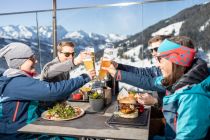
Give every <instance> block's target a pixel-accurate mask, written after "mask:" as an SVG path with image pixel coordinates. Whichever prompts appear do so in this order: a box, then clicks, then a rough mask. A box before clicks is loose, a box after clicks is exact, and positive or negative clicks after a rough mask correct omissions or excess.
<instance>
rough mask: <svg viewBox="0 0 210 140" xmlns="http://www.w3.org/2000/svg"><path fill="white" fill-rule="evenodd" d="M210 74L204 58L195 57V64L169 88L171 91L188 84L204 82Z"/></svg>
mask: <svg viewBox="0 0 210 140" xmlns="http://www.w3.org/2000/svg"><path fill="white" fill-rule="evenodd" d="M208 76H209V71H208V67H207V63H206V62H205V61H204V60H202V59H195V60H194V61H193V64H192V65H191V67H190V68H189V70H188V71H187V73H185V74H184V75H183V76H182V77H181V78H180V79H179V80H178V81H177V82H176V83H175V84H173V86H172V87H171V89H170V90H169V91H170V92H171V93H173V92H175V91H176V90H177V89H179V88H182V87H184V86H186V85H193V84H198V83H200V82H202V81H203V80H204V79H206V78H207V77H208Z"/></svg>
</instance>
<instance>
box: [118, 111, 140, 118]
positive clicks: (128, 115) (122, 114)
mask: <svg viewBox="0 0 210 140" xmlns="http://www.w3.org/2000/svg"><path fill="white" fill-rule="evenodd" d="M118 115H119V116H120V117H122V118H128V119H133V118H137V117H138V110H137V109H136V110H135V112H133V113H130V114H125V113H122V112H120V111H119V112H118Z"/></svg>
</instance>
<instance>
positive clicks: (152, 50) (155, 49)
mask: <svg viewBox="0 0 210 140" xmlns="http://www.w3.org/2000/svg"><path fill="white" fill-rule="evenodd" d="M157 50H158V48H153V49H150V51H151V53H153V52H154V51H155V52H157Z"/></svg>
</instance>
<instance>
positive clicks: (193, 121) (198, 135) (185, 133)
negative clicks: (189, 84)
mask: <svg viewBox="0 0 210 140" xmlns="http://www.w3.org/2000/svg"><path fill="white" fill-rule="evenodd" d="M177 113H178V118H177V128H176V139H182V140H185V139H187V140H194V139H196V140H197V139H202V138H204V137H205V136H206V134H207V131H208V127H209V126H210V119H209V117H210V100H209V98H208V97H207V96H203V95H200V94H193V95H190V94H187V95H183V96H182V97H181V99H180V100H179V108H178V111H177Z"/></svg>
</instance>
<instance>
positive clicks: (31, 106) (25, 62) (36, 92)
mask: <svg viewBox="0 0 210 140" xmlns="http://www.w3.org/2000/svg"><path fill="white" fill-rule="evenodd" d="M0 57H4V58H5V59H6V61H7V64H8V66H9V69H7V70H6V71H5V72H4V74H3V76H0V139H15V140H23V139H39V138H41V139H58V137H54V136H48V135H32V134H21V133H19V132H17V130H18V129H20V128H21V127H23V126H25V125H26V124H28V123H31V122H33V121H35V120H36V119H37V118H38V117H40V114H39V112H38V107H39V106H38V105H39V101H43V102H45V101H57V100H64V99H67V98H68V97H69V96H70V94H71V93H72V92H73V91H75V90H76V89H78V88H80V87H82V86H83V85H84V84H86V83H87V82H89V81H90V80H91V79H93V77H94V76H95V75H96V73H95V71H94V70H93V71H89V72H88V74H81V75H80V76H78V77H76V78H72V79H69V80H63V81H60V82H56V83H50V82H46V81H40V80H39V79H34V78H32V77H33V75H31V74H30V73H32V72H33V71H34V70H35V64H36V59H35V58H34V53H33V52H32V50H31V48H30V47H29V46H27V45H25V44H23V43H11V44H9V45H7V46H5V47H4V48H2V49H1V50H0ZM61 139H63V138H61ZM72 139H73V138H72ZM72 139H71V140H72Z"/></svg>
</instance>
